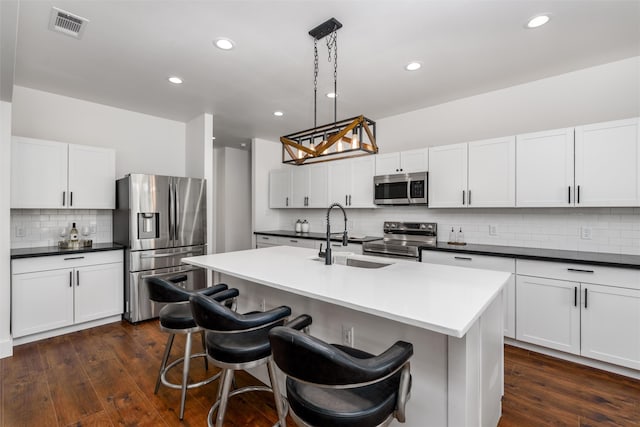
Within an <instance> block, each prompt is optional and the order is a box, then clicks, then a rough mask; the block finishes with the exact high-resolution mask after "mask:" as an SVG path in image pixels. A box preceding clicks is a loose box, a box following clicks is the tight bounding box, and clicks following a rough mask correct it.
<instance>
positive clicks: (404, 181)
mask: <svg viewBox="0 0 640 427" xmlns="http://www.w3.org/2000/svg"><path fill="white" fill-rule="evenodd" d="M428 183H429V182H428V173H427V172H415V173H400V174H394V175H378V176H374V177H373V191H374V203H375V204H376V205H426V204H427V200H428V197H427V188H428Z"/></svg>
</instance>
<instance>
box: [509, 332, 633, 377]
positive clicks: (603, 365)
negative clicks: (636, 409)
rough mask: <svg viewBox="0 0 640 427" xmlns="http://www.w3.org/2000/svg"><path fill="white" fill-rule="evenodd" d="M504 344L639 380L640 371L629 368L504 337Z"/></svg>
mask: <svg viewBox="0 0 640 427" xmlns="http://www.w3.org/2000/svg"><path fill="white" fill-rule="evenodd" d="M504 343H505V344H509V345H512V346H514V347H519V348H523V349H525V350H530V351H535V352H536V353H542V354H545V355H547V356H552V357H557V358H558V359H562V360H568V361H569V362H574V363H578V364H580V365H585V366H590V367H592V368H596V369H602V370H603V371H607V372H613V373H614V374H618V375H624V376H625V377H630V378H635V379H637V380H640V371H636V370H635V369H631V368H625V367H624V366H618V365H613V364H611V363H607V362H600V361H599V360H594V359H589V358H587V357H582V356H576V355H575V354H569V353H565V352H563V351H558V350H554V349H551V348H546V347H540V346H538V345H535V344H529V343H526V342H522V341H517V340H514V339H511V338H506V337H505V339H504Z"/></svg>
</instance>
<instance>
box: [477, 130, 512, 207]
mask: <svg viewBox="0 0 640 427" xmlns="http://www.w3.org/2000/svg"><path fill="white" fill-rule="evenodd" d="M467 199H468V200H467V206H471V207H511V206H515V205H516V139H515V137H513V136H509V137H505V138H495V139H489V140H485V141H475V142H470V143H469V177H468V192H467Z"/></svg>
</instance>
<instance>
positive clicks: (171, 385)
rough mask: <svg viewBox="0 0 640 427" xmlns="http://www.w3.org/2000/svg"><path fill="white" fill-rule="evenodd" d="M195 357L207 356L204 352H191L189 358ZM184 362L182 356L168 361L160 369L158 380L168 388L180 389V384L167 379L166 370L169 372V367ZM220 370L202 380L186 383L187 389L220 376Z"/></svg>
mask: <svg viewBox="0 0 640 427" xmlns="http://www.w3.org/2000/svg"><path fill="white" fill-rule="evenodd" d="M196 357H204V358H206V357H207V354H206V353H198V354H192V355H191V359H195V358H196ZM183 362H184V357H181V358H179V359H176V360H174V361H173V362H171V363H169V364H168V365H167V366H166V367H165V368H164V369H163V370H162V374H160V381H161V382H162V385H165V386H167V387H169V388H173V389H176V390H182V384H176V383H172V382H170V381H169V380H167V377H166V375H167V372H169V370H170V369H172V368H174V367H175V366H177V365H179V364H180V363H183ZM221 373H222V371H221V372H218V373H216V374H215V375H213V376H211V377H209V378H207V379H205V380H202V381H200V382H197V383H191V384H187V389H192V388H196V387H201V386H203V385H207V384H209V383H211V382H213V381H215V380H217V379H218V378H220V374H221Z"/></svg>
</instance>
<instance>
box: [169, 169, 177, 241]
mask: <svg viewBox="0 0 640 427" xmlns="http://www.w3.org/2000/svg"><path fill="white" fill-rule="evenodd" d="M174 188H175V187H174V183H173V179H170V181H169V240H170V242H171V243H170V244H169V245H170V246H174V241H175V239H176V235H175V226H174V224H175V221H176V217H175V215H176V211H175V204H176V199H175V193H174Z"/></svg>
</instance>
